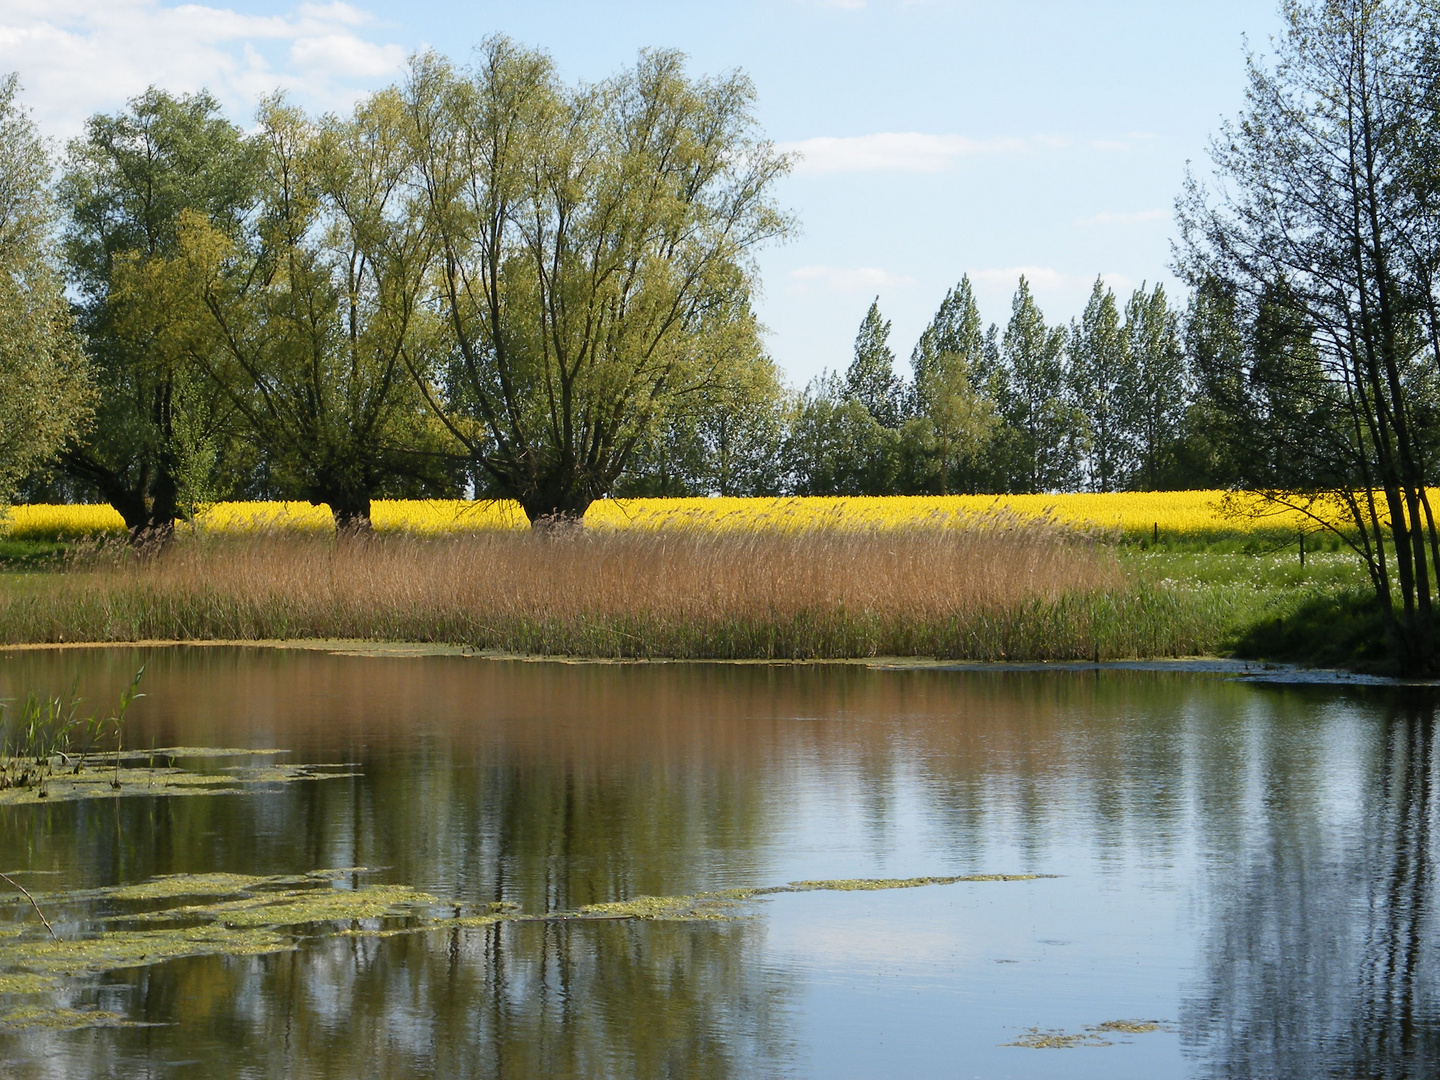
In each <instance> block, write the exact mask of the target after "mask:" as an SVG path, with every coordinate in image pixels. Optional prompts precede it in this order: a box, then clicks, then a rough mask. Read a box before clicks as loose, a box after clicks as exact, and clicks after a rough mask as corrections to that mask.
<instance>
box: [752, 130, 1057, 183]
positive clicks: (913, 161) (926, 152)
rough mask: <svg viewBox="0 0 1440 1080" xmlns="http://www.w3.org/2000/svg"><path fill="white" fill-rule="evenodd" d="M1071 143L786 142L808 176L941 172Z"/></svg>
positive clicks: (883, 138)
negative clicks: (989, 157)
mask: <svg viewBox="0 0 1440 1080" xmlns="http://www.w3.org/2000/svg"><path fill="white" fill-rule="evenodd" d="M1064 145H1066V143H1065V140H1063V139H1058V138H1056V137H1054V136H1038V137H1033V138H1025V139H1021V138H1013V137H1001V138H995V139H971V138H967V137H966V136H964V135H927V134H925V133H924V132H919V131H882V132H879V133H877V134H874V135H851V136H845V137H833V136H826V137H821V138H815V139H802V140H800V141H798V142H788V143H781V144H780V149H781V150H784V151H786V152H787V153H794V154H798V155H799V157H800V160H799V161H798V162H797V163H796V166H795V171H796V172H797V173H800V174H805V173H836V172H873V171H877V170H895V171H903V172H939V171H941V170H942V169H946V168H949V167H950V166H951V165H952V164H954V162H955V161H956V159H958V158H964V157H975V156H978V155H982V154H1004V153H1016V152H1019V151H1025V150H1030V149H1034V148H1036V147H1055V146H1064Z"/></svg>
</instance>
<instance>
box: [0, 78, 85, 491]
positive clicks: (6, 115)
mask: <svg viewBox="0 0 1440 1080" xmlns="http://www.w3.org/2000/svg"><path fill="white" fill-rule="evenodd" d="M19 93H20V83H19V80H18V79H17V77H16V76H14V75H10V76H8V77H7V78H5V79H4V80H3V81H0V507H3V505H4V504H5V503H6V502H8V501H9V500H10V498H11V497H13V495H14V491H15V485H16V484H17V483H18V482H19V481H20V480H21V479H23V478H24V477H25V475H26V474H27V473H29V472H30V471H31V470H32V469H35V468H36V467H38V466H41V465H43V464H44V463H45V462H47V461H48V460H50V459H51V458H53V457H54V456H55V455H56V454H57V453H58V452H59V451H60V450H61V448H62V447H64V446H65V444H66V443H67V442H68V441H69V440H70V439H71V438H72V437H73V436H74V435H76V434H77V433H78V432H79V431H80V430H81V428H82V426H83V425H84V423H85V422H86V420H87V418H88V415H89V412H90V408H91V404H92V402H93V394H92V392H91V387H90V383H89V371H88V367H87V365H86V363H85V357H84V354H83V352H82V351H81V348H80V340H79V337H78V336H77V335H76V333H75V331H74V328H73V326H72V322H71V316H70V307H69V304H68V303H67V301H66V299H65V291H64V287H63V283H62V280H61V277H60V274H59V271H58V268H57V266H56V259H55V251H54V249H53V245H52V242H51V235H52V228H53V223H54V206H53V204H52V202H51V198H50V162H49V160H48V159H47V157H46V154H45V145H44V144H43V143H42V142H41V141H40V137H39V136H38V135H37V134H36V132H35V125H34V123H33V122H32V121H31V120H30V117H29V116H28V115H27V113H26V112H25V110H24V109H23V108H22V107H21V105H20V102H19Z"/></svg>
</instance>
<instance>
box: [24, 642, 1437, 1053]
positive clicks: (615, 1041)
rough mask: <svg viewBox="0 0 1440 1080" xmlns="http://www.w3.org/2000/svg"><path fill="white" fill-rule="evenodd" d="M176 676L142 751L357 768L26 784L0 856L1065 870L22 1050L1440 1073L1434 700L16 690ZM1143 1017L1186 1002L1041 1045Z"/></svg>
mask: <svg viewBox="0 0 1440 1080" xmlns="http://www.w3.org/2000/svg"><path fill="white" fill-rule="evenodd" d="M142 662H143V663H146V664H147V665H148V670H147V673H146V675H145V680H144V686H143V689H144V690H145V692H146V693H147V694H148V695H149V696H148V697H146V698H145V699H144V700H142V701H141V702H139V703H138V704H137V706H136V711H135V714H134V719H133V722H132V724H131V728H130V732H129V734H128V736H127V739H128V741H129V742H130V745H132V746H146V745H161V746H164V745H190V746H197V745H204V746H240V747H253V748H260V747H281V748H285V749H288V750H290V751H292V754H291V755H290V758H291V759H292V760H296V761H312V762H326V763H340V762H354V763H357V764H358V770H357V771H358V773H359V775H356V776H352V777H346V778H336V779H326V780H318V781H310V782H303V783H291V784H285V785H275V786H273V787H271V788H268V789H265V790H262V791H260V792H256V793H249V794H235V795H215V796H206V797H195V798H178V797H163V796H157V797H150V796H143V797H126V798H118V799H109V798H107V799H100V800H94V801H90V802H71V803H54V804H49V805H38V806H21V807H8V808H4V809H0V871H5V872H12V871H17V870H18V871H26V872H33V871H45V872H47V873H41V874H34V875H33V876H32V877H30V878H28V879H22V880H29V881H31V882H43V883H44V885H43V887H44V888H45V889H48V890H52V891H53V890H59V889H78V888H95V887H100V886H109V885H117V884H127V883H131V882H140V881H144V880H146V879H147V878H150V877H151V876H153V875H159V874H173V873H209V872H221V871H225V872H235V873H246V874H297V873H304V872H306V871H310V870H315V869H322V868H333V867H356V866H363V867H373V868H379V872H378V873H376V874H375V875H374V876H373V878H372V880H375V881H378V882H382V883H396V884H404V885H410V886H414V887H416V888H419V889H423V890H426V891H428V892H431V893H434V894H435V895H437V896H443V897H446V898H454V899H456V900H457V901H463V902H466V903H482V902H490V901H511V902H514V903H517V904H519V905H521V907H522V909H524V910H525V911H530V912H545V911H565V910H573V909H574V908H576V907H578V906H580V905H583V904H589V903H596V902H605V901H613V900H624V899H628V898H631V897H635V896H645V895H653V896H673V895H687V894H693V893H695V892H697V891H702V890H714V889H722V888H735V887H752V886H767V885H778V884H783V883H785V882H789V881H794V880H808V879H852V878H907V877H913V876H938V875H962V874H984V873H997V874H1002V873H1009V874H1015V873H1039V874H1054V875H1060V876H1058V877H1055V878H1047V879H1042V880H1035V881H1019V882H976V883H960V884H953V885H934V886H927V887H923V888H909V889H900V890H890V891H879V892H806V893H798V894H782V895H776V896H771V897H768V898H765V899H764V900H760V901H755V902H753V903H751V904H748V905H745V907H744V909H743V914H744V915H746V916H747V917H744V918H739V919H733V920H727V921H715V922H703V923H667V922H635V921H626V920H616V921H611V922H569V923H566V922H550V923H510V924H501V925H498V926H490V927H480V928H472V929H445V930H438V931H430V932H427V933H418V934H409V935H401V936H396V937H389V938H365V937H359V938H346V939H336V938H330V939H328V940H323V941H319V942H315V943H310V944H302V945H301V947H299V948H298V949H295V950H293V951H288V952H283V953H279V954H274V955H267V956H247V957H200V958H190V959H184V960H176V961H170V962H166V963H162V964H156V965H152V966H149V967H139V968H131V969H126V970H123V971H119V972H112V973H110V974H107V975H103V976H99V977H90V978H87V979H79V980H75V982H74V984H73V986H70V987H68V988H67V990H66V994H65V1001H66V1002H67V1003H68V1004H69V1005H70V1006H71V1007H74V1008H87V1007H99V1008H103V1009H106V1010H110V1011H114V1012H118V1013H122V1014H124V1015H125V1016H127V1017H129V1018H132V1019H136V1020H144V1021H148V1022H150V1023H152V1024H153V1025H154V1026H147V1027H135V1028H119V1029H116V1028H111V1029H87V1030H79V1031H70V1032H62V1031H49V1030H44V1029H38V1030H28V1031H18V1032H16V1031H12V1032H10V1033H8V1034H0V1076H15V1077H92V1076H93V1077H100V1076H123V1077H131V1076H155V1077H176V1078H180V1077H184V1078H192V1077H193V1078H200V1077H207V1078H208V1077H315V1078H328V1077H377V1078H385V1080H389V1078H402V1077H422V1076H423V1077H431V1076H434V1077H447V1078H449V1077H455V1078H461V1077H507V1078H529V1077H537V1078H539V1077H546V1078H550V1077H555V1078H563V1077H586V1078H591V1077H596V1078H599V1077H615V1078H630V1077H635V1078H651V1077H676V1078H682V1077H683V1078H692V1077H694V1078H714V1080H720V1078H735V1080H740V1078H751V1077H757V1078H759V1077H771V1076H785V1077H791V1076H793V1077H816V1078H827V1080H830V1078H844V1077H905V1078H929V1077H936V1078H940V1077H944V1078H952V1077H954V1078H968V1077H985V1078H991V1077H1104V1078H1106V1080H1117V1078H1122V1077H1137V1078H1139V1077H1145V1078H1157V1077H1158V1078H1163V1077H1236V1078H1239V1077H1246V1078H1259V1077H1297V1078H1300V1077H1327V1076H1334V1077H1358V1076H1366V1077H1370V1076H1374V1077H1397V1078H1398V1077H1422V1076H1434V1075H1436V1074H1437V1071H1440V1000H1437V991H1440V984H1437V973H1440V969H1437V925H1436V918H1435V917H1436V910H1435V909H1436V903H1435V899H1434V890H1435V861H1434V859H1435V832H1434V827H1435V824H1436V813H1437V811H1436V806H1435V797H1436V791H1435V781H1436V778H1435V771H1436V766H1435V753H1434V743H1435V701H1434V699H1432V698H1425V697H1417V696H1413V695H1406V694H1402V693H1400V692H1397V691H1378V690H1365V691H1361V690H1354V689H1335V688H1286V687H1278V686H1270V685H1252V684H1246V683H1240V682H1235V681H1230V680H1227V679H1225V678H1222V677H1219V676H1216V675H1196V674H1189V675H1187V674H1160V673H1147V672H1133V671H1129V672H1121V671H1115V672H1102V673H1093V672H1092V673H1073V672H1071V673H1034V672H1023V673H1003V672H953V671H933V670H932V671H925V670H912V671H885V670H870V669H864V668H858V667H848V666H815V667H806V666H800V667H786V666H775V667H770V666H723V665H681V664H676V665H650V666H644V665H576V664H561V663H523V662H505V661H494V660H481V659H470V658H463V657H361V656H343V655H330V654H325V653H319V652H305V651H288V650H286V651H282V650H266V649H241V648H177V649H154V650H74V651H65V652H29V653H18V652H17V653H4V654H0V696H14V695H15V694H16V693H17V691H18V692H21V693H23V691H24V690H26V689H29V688H32V687H34V688H45V689H51V690H56V691H58V690H63V689H64V688H65V686H66V685H68V684H69V682H70V681H71V679H73V678H75V677H76V676H78V677H79V680H80V685H81V687H82V689H83V692H84V693H85V695H86V697H87V698H88V699H89V700H91V701H93V702H96V703H103V704H106V705H108V704H109V702H110V700H111V699H112V698H113V696H114V695H116V694H118V692H119V689H120V688H121V687H122V686H123V685H124V684H125V683H126V682H127V681H128V679H129V677H130V676H131V675H132V674H133V673H134V671H135V669H136V668H137V667H138V666H139V665H140V663H142ZM0 918H3V919H4V920H7V921H9V922H15V921H30V922H33V913H31V912H30V911H29V910H28V909H27V908H24V907H21V906H19V905H15V906H12V907H6V908H3V909H0ZM57 929H60V930H62V933H71V934H78V933H81V932H83V931H85V930H86V929H87V928H86V927H85V926H83V925H68V926H65V927H57ZM1117 1020H1153V1021H1162V1022H1163V1027H1162V1029H1161V1030H1158V1031H1151V1032H1144V1033H1139V1034H1126V1033H1123V1032H1121V1033H1114V1032H1113V1031H1112V1032H1110V1033H1103V1034H1101V1035H1099V1036H1096V1035H1094V1034H1092V1037H1091V1038H1089V1039H1087V1040H1085V1042H1087V1043H1089V1044H1092V1045H1076V1046H1071V1047H1069V1048H1063V1049H1062V1048H1043V1049H1034V1048H1029V1047H1025V1046H1012V1045H1005V1044H1009V1043H1014V1042H1016V1041H1017V1040H1021V1039H1022V1037H1024V1036H1026V1035H1027V1033H1028V1032H1029V1031H1031V1029H1042V1030H1047V1031H1060V1032H1064V1033H1068V1034H1084V1033H1085V1032H1086V1031H1087V1029H1094V1028H1095V1027H1097V1026H1098V1025H1103V1024H1105V1023H1107V1022H1110V1021H1117ZM1102 1042H1104V1043H1109V1044H1110V1045H1093V1044H1097V1043H1102Z"/></svg>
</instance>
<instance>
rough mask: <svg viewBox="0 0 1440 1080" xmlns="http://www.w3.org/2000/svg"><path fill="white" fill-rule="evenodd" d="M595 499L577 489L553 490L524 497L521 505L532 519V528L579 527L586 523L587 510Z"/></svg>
mask: <svg viewBox="0 0 1440 1080" xmlns="http://www.w3.org/2000/svg"><path fill="white" fill-rule="evenodd" d="M594 501H595V500H594V499H593V498H592V497H591V496H589V495H585V494H581V493H580V492H576V491H558V492H556V491H551V492H544V493H538V492H537V493H535V494H533V495H529V496H527V497H525V498H522V499H521V500H520V506H521V508H522V509H523V510H524V511H525V516H526V517H527V518H529V519H530V527H531V528H532V529H547V528H555V527H557V526H559V527H562V528H563V527H567V526H575V527H578V526H581V525H583V524H584V522H585V511H586V510H588V509H590V504H591V503H592V502H594Z"/></svg>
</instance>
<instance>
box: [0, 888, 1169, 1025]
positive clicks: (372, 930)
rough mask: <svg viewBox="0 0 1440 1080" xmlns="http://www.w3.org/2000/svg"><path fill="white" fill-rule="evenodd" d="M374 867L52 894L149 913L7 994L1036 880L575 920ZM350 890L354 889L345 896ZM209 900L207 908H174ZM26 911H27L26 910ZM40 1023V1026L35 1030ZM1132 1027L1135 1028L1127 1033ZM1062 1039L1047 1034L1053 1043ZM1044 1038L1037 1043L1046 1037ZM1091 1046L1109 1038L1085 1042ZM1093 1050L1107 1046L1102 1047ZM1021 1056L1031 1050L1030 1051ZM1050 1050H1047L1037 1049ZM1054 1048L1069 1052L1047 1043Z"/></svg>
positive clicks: (649, 903)
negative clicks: (563, 926)
mask: <svg viewBox="0 0 1440 1080" xmlns="http://www.w3.org/2000/svg"><path fill="white" fill-rule="evenodd" d="M369 873H372V871H370V870H367V869H366V868H364V867H348V868H337V869H330V870H315V871H311V872H309V873H305V874H290V875H268V876H267V875H249V874H232V873H209V874H172V875H166V876H162V877H156V878H152V879H150V880H149V881H144V882H137V883H132V884H129V885H120V886H111V887H108V888H99V889H87V890H76V891H74V892H68V893H66V892H57V893H49V894H41V895H40V896H39V897H37V899H40V900H42V901H43V902H44V903H46V904H47V905H53V906H61V907H63V906H66V905H71V906H73V905H80V904H91V905H96V904H98V905H102V912H103V911H104V908H103V906H105V905H120V906H122V907H123V906H130V905H137V906H139V908H140V909H139V910H131V911H126V910H120V911H111V912H109V913H94V914H92V916H91V919H92V923H91V928H90V929H89V930H87V931H86V932H84V933H82V934H78V935H74V936H67V937H62V938H60V939H54V938H50V937H42V936H40V931H39V930H38V928H37V927H33V926H30V927H26V928H25V929H24V931H23V932H22V933H21V934H20V935H19V936H13V937H9V938H0V994H10V995H15V996H21V995H38V994H44V993H47V992H53V991H55V990H58V989H59V988H60V987H61V985H62V984H61V980H62V979H64V978H73V977H88V976H95V975H102V974H105V973H106V972H112V971H118V970H122V969H125V968H135V967H146V966H149V965H152V964H159V963H163V962H165V961H169V960H178V959H183V958H186V957H197V956H230V957H238V956H259V955H265V954H269V953H278V952H285V951H289V950H291V949H294V948H297V947H298V946H299V945H300V944H302V943H303V942H305V941H319V940H324V939H326V938H335V937H380V938H384V937H393V936H396V935H400V934H415V933H422V932H426V931H432V930H441V929H444V930H454V929H488V928H491V927H495V926H497V925H500V924H504V923H511V922H553V921H574V922H587V921H589V922H598V921H607V920H628V921H647V922H666V921H668V922H705V921H730V920H735V919H743V918H747V917H748V915H747V913H746V912H744V911H743V910H741V908H742V905H743V904H745V903H746V902H747V901H754V900H757V899H760V898H764V897H769V896H775V895H780V894H784V893H801V892H816V891H833V892H858V891H869V890H880V889H902V888H918V887H921V886H926V885H950V884H956V883H960V882H1006V881H1033V880H1036V879H1037V878H1038V877H1040V876H1041V875H1034V874H982V875H969V876H960V877H924V878H903V879H898V878H897V879H889V878H879V879H865V878H859V879H837V880H832V881H796V882H790V883H789V884H786V885H775V886H768V887H757V888H735V889H721V890H716V891H712V892H700V893H695V894H692V895H688V896H638V897H632V898H630V899H627V900H617V901H612V902H609V903H598V904H587V905H585V906H583V907H580V908H577V909H575V910H573V911H552V912H547V913H544V914H528V913H526V912H523V911H521V910H520V909H519V907H518V906H517V905H516V904H514V903H512V902H509V901H501V902H497V903H485V904H467V903H464V902H457V901H454V900H446V899H442V898H441V897H438V896H435V895H433V894H431V893H428V892H424V891H421V890H419V889H414V888H411V887H409V886H406V885H393V884H391V885H387V884H363V885H362V884H358V883H357V882H356V881H355V879H356V878H358V877H360V876H362V875H366V874H369ZM342 883H344V884H345V885H346V886H348V887H342ZM186 900H202V901H204V902H200V903H183V902H182V903H179V904H175V903H174V902H175V901H186ZM17 902H18V900H17ZM52 1012H54V1016H55V1020H54V1023H56V1024H58V1025H60V1026H61V1027H94V1026H106V1025H109V1024H111V1023H112V1020H111V1015H112V1014H103V1013H94V1012H88V1013H74V1014H73V1015H71V1014H69V1013H66V1012H65V1011H64V1010H60V1011H54V1010H52ZM38 1015H39V1013H37V1012H35V1011H34V1009H32V1007H31V1006H29V1005H26V1006H23V1007H19V1006H16V1007H10V1008H6V1007H4V1006H0V1026H9V1027H24V1026H34V1023H38V1021H35V1017H36V1016H38ZM32 1022H33V1023H32ZM1142 1023H1148V1022H1140V1021H1111V1022H1110V1023H1109V1024H1108V1025H1102V1026H1101V1027H1097V1028H1094V1029H1089V1032H1093V1033H1098V1032H1102V1031H1104V1032H1111V1033H1119V1032H1126V1033H1133V1032H1139V1031H1142V1030H1149V1029H1148V1028H1144V1027H1143V1026H1141V1025H1142ZM1121 1024H1130V1025H1133V1026H1130V1027H1121V1026H1120V1025H1121ZM1054 1035H1055V1033H1046V1035H1045V1037H1046V1038H1051V1037H1053V1036H1054ZM1037 1037H1038V1036H1037ZM1082 1038H1090V1039H1092V1040H1094V1039H1098V1038H1100V1035H1099V1034H1086V1035H1085V1036H1083V1037H1082ZM1083 1044H1084V1045H1099V1044H1098V1043H1096V1042H1093V1041H1092V1042H1090V1043H1083ZM1016 1045H1031V1044H1030V1043H1023V1044H1016ZM1036 1045H1039V1044H1036ZM1046 1045H1059V1044H1058V1043H1046Z"/></svg>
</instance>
